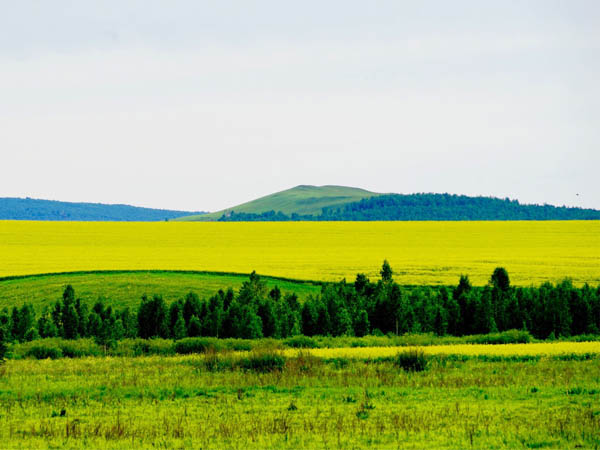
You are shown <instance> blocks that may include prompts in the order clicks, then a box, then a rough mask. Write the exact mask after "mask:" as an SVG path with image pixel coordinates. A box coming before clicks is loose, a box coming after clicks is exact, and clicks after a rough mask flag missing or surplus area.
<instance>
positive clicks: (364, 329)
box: [0, 263, 600, 351]
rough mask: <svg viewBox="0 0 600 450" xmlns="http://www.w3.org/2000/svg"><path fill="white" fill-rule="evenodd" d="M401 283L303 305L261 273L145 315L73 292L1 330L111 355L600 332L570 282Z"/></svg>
mask: <svg viewBox="0 0 600 450" xmlns="http://www.w3.org/2000/svg"><path fill="white" fill-rule="evenodd" d="M392 273H393V271H392V269H391V267H389V264H387V265H386V263H384V264H383V266H382V280H380V281H377V282H376V283H375V282H371V281H370V280H369V279H368V278H367V277H364V276H360V275H359V276H357V280H356V281H355V282H354V283H352V284H348V283H346V282H345V281H341V282H339V283H327V284H323V285H322V287H321V292H320V293H319V294H317V295H311V296H309V297H308V299H307V300H306V301H305V302H303V303H302V302H301V301H299V299H298V297H297V296H296V295H295V294H293V293H286V294H282V292H281V291H280V290H278V289H275V288H272V289H270V290H269V289H268V286H267V283H266V282H265V280H264V279H263V278H262V277H260V276H259V275H257V274H256V273H252V274H251V275H250V277H249V279H248V280H247V281H245V282H244V283H242V286H241V287H240V290H239V292H238V293H237V294H236V293H235V292H234V291H233V289H228V290H227V291H226V292H224V291H223V290H219V291H218V292H217V293H216V294H215V295H213V296H211V297H210V298H209V299H208V300H205V299H201V298H200V297H198V296H197V295H196V294H194V293H193V292H188V293H187V294H186V296H185V299H179V300H176V301H173V302H171V304H170V306H167V303H166V302H165V301H164V300H163V298H162V296H160V295H154V296H152V298H151V299H150V298H149V297H147V296H145V295H144V296H143V297H142V301H141V303H140V304H139V307H138V310H137V314H136V313H135V312H132V311H131V310H130V309H129V308H124V309H122V310H118V309H114V308H113V306H111V305H110V304H108V305H107V301H106V300H105V299H99V300H98V301H97V302H96V303H95V304H94V306H93V307H92V308H91V309H89V308H88V305H87V304H86V303H85V302H83V301H81V299H80V298H78V297H76V294H75V290H74V289H73V287H72V286H67V287H66V288H65V290H64V293H63V298H62V300H61V301H58V302H56V303H55V305H54V307H53V308H52V309H51V310H49V309H47V308H45V309H44V310H43V311H42V313H41V316H40V317H39V318H37V320H36V317H35V311H34V309H33V307H32V306H31V305H30V304H27V303H26V304H24V305H22V306H21V307H20V308H18V307H16V306H15V307H13V309H12V311H10V312H9V311H8V310H7V309H4V310H2V311H0V326H1V327H3V328H4V330H5V335H6V338H5V339H6V340H7V341H17V342H24V341H27V340H33V339H37V338H38V337H42V338H52V337H59V336H60V337H63V338H65V339H76V338H79V337H92V338H94V339H95V341H96V342H97V343H98V344H99V345H100V346H102V347H103V348H104V350H105V351H107V348H108V347H110V348H114V347H115V345H116V343H117V342H118V341H120V340H122V339H125V338H129V339H132V338H135V337H141V338H144V339H149V338H162V339H167V338H175V339H176V340H179V339H183V338H185V337H187V336H189V337H215V338H221V339H222V338H228V339H232V338H236V339H250V340H258V339H262V338H276V339H285V338H288V337H292V336H297V335H300V334H303V335H304V336H309V337H310V336H333V337H347V338H348V342H350V343H351V345H354V343H355V342H358V343H359V344H357V345H362V344H360V343H361V342H363V341H360V340H358V341H352V340H351V339H349V338H350V337H352V336H358V337H361V336H367V335H368V334H369V333H372V334H373V335H397V336H399V335H412V334H421V335H428V334H435V335H437V336H440V337H441V336H446V335H448V334H450V335H452V336H473V335H485V336H488V337H487V338H485V339H488V340H494V339H497V340H498V341H499V342H503V341H504V340H507V341H514V340H519V339H521V340H527V339H531V337H534V338H536V339H546V338H550V337H558V338H562V337H565V336H571V335H578V334H590V333H594V332H595V331H596V330H600V288H591V287H589V286H587V285H586V286H583V287H581V288H577V287H574V286H573V284H572V283H571V282H570V281H569V280H565V281H563V282H561V283H559V284H557V285H553V284H551V283H544V284H543V285H541V286H540V287H533V286H531V287H511V286H510V283H509V281H508V274H507V273H506V271H504V269H501V268H499V269H496V270H495V271H494V274H493V275H492V277H491V278H490V280H491V281H490V284H489V285H487V286H484V287H473V286H471V284H470V282H469V279H468V277H467V276H461V277H460V280H459V283H458V286H457V287H456V288H455V289H453V290H451V289H449V288H447V287H444V286H442V287H433V286H408V287H407V286H400V285H398V284H397V283H396V282H394V280H393V279H392ZM597 313H598V314H597ZM510 330H521V331H510ZM525 330H527V331H525ZM505 332H508V333H507V334H506V335H505V334H503V333H505ZM529 333H530V334H529ZM490 336H499V337H497V338H493V337H490ZM319 339H321V338H319ZM369 339H370V338H369ZM473 339H476V338H473ZM290 342H293V341H290Z"/></svg>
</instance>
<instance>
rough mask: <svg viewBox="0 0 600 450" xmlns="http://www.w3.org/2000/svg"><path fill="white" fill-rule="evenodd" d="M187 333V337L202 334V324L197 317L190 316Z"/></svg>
mask: <svg viewBox="0 0 600 450" xmlns="http://www.w3.org/2000/svg"><path fill="white" fill-rule="evenodd" d="M187 334H188V336H189V337H199V336H202V324H201V323H200V320H199V319H198V317H196V316H192V318H191V319H190V323H189V325H188V330H187Z"/></svg>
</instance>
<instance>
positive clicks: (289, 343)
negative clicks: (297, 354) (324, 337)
mask: <svg viewBox="0 0 600 450" xmlns="http://www.w3.org/2000/svg"><path fill="white" fill-rule="evenodd" d="M283 344H284V345H285V346H286V347H290V348H317V347H318V346H319V344H317V341H316V340H315V339H313V338H311V337H308V336H302V335H300V336H294V337H291V338H287V339H286V340H284V341H283Z"/></svg>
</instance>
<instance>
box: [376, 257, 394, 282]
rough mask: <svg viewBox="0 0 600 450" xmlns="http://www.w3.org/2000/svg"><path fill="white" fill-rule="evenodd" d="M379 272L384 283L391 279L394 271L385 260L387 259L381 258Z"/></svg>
mask: <svg viewBox="0 0 600 450" xmlns="http://www.w3.org/2000/svg"><path fill="white" fill-rule="evenodd" d="M379 273H380V274H381V280H382V281H383V282H384V283H389V282H391V281H392V275H393V274H394V272H393V271H392V268H391V266H390V263H389V262H388V261H387V259H384V260H383V265H382V266H381V271H380V272H379Z"/></svg>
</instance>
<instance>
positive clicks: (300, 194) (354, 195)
mask: <svg viewBox="0 0 600 450" xmlns="http://www.w3.org/2000/svg"><path fill="white" fill-rule="evenodd" d="M377 195H381V194H378V193H376V192H370V191H367V190H365V189H359V188H353V187H345V186H307V185H300V186H296V187H294V188H291V189H287V190H285V191H281V192H276V193H274V194H271V195H267V196H265V197H261V198H258V199H256V200H252V201H250V202H247V203H242V204H241V205H237V206H233V207H231V208H227V209H224V210H222V211H217V212H214V213H210V214H202V215H193V216H186V217H180V218H178V219H175V220H182V221H211V220H218V219H219V218H220V217H221V216H223V215H224V214H225V215H227V214H228V213H230V212H231V211H235V212H236V213H249V214H261V213H264V212H267V211H281V212H282V213H283V214H286V215H292V214H300V215H314V216H317V215H320V214H321V212H322V211H323V208H326V207H337V206H342V205H345V204H347V203H353V202H357V201H359V200H362V199H363V198H369V197H374V196H377Z"/></svg>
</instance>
